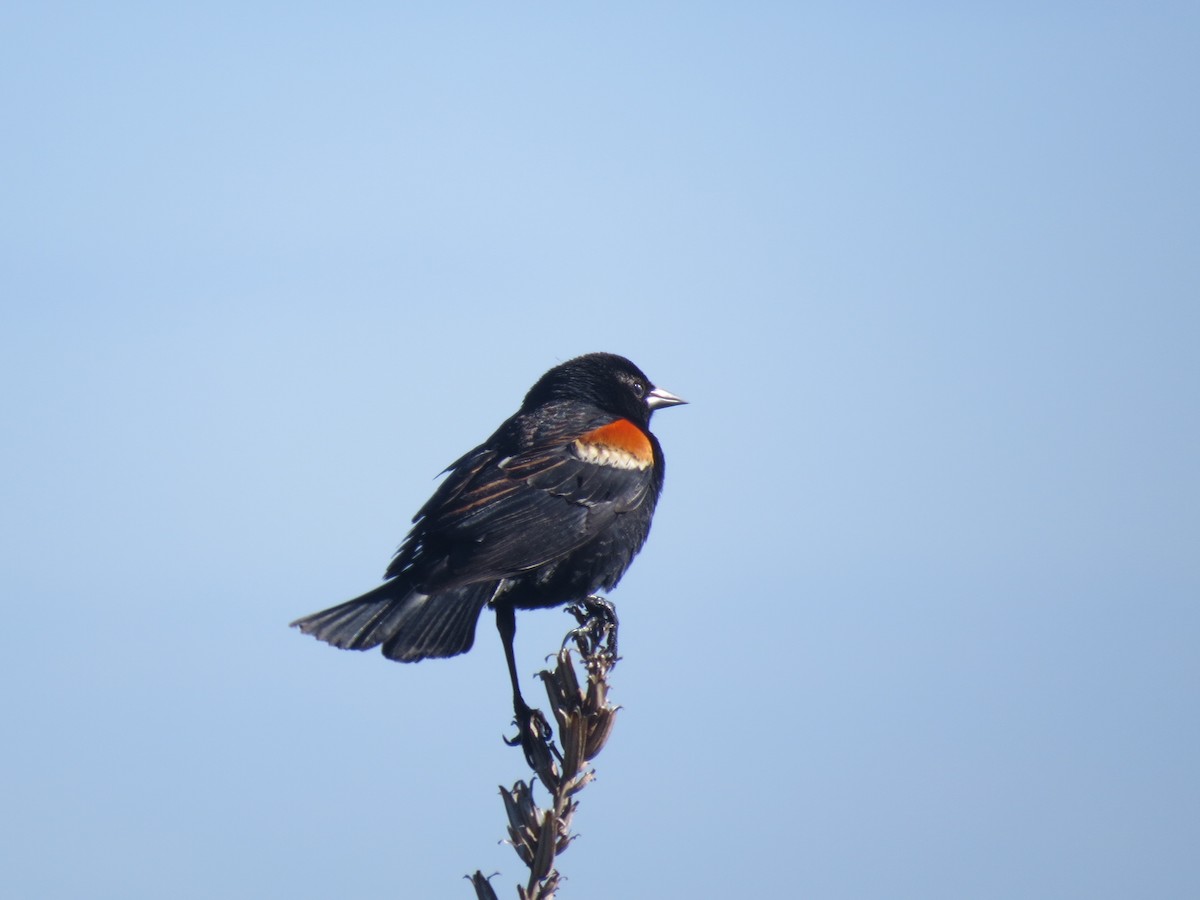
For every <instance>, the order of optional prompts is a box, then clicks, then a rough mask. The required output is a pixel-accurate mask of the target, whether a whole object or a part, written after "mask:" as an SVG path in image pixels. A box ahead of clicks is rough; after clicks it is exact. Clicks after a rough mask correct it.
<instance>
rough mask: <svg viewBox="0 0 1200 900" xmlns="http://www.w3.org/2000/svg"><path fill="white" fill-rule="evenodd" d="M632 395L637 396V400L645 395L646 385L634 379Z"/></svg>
mask: <svg viewBox="0 0 1200 900" xmlns="http://www.w3.org/2000/svg"><path fill="white" fill-rule="evenodd" d="M633 396H635V397H637V398H638V399H639V400H641V399H642V398H643V397H645V396H646V386H645V385H644V384H642V383H641V382H640V381H635V382H634V383H633Z"/></svg>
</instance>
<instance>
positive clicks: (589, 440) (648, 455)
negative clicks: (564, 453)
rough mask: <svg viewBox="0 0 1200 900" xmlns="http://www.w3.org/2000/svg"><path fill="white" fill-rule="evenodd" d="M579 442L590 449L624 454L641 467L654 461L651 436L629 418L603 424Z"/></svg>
mask: <svg viewBox="0 0 1200 900" xmlns="http://www.w3.org/2000/svg"><path fill="white" fill-rule="evenodd" d="M578 443H579V444H580V445H582V446H583V447H585V448H587V449H589V450H591V449H593V448H594V449H595V450H601V449H603V450H608V451H611V452H612V453H614V454H616V455H617V456H624V457H626V458H628V460H629V461H630V462H632V463H634V467H636V468H639V469H640V468H645V467H646V466H649V465H652V464H653V463H654V449H653V447H651V446H650V438H648V437H646V434H645V432H643V431H642V429H640V428H638V427H637V426H636V425H634V424H633V423H632V422H630V421H629V420H628V419H617V421H615V422H611V423H610V424H608V425H601V426H600V427H599V428H597V429H595V430H594V431H589V432H588V433H587V434H585V435H583V437H581V438H580V439H579V441H578ZM596 461H600V460H596ZM606 462H607V460H606ZM609 464H610V465H611V464H612V463H611V462H609Z"/></svg>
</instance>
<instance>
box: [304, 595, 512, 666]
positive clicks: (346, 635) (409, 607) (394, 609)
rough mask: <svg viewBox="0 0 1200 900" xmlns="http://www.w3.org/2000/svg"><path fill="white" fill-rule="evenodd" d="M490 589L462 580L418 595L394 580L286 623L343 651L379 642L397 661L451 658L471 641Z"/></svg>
mask: <svg viewBox="0 0 1200 900" xmlns="http://www.w3.org/2000/svg"><path fill="white" fill-rule="evenodd" d="M495 589H496V586H495V584H486V583H485V584H468V585H464V586H462V587H458V588H452V589H450V590H445V591H438V592H437V593H434V594H422V593H421V592H420V591H416V590H414V589H413V588H412V587H410V586H408V585H406V584H404V583H403V581H402V579H395V580H392V581H388V582H385V583H383V584H381V585H380V586H379V587H377V588H375V590H373V591H368V592H367V593H365V594H363V595H362V596H361V597H356V598H355V599H353V600H348V601H347V602H345V603H342V604H339V605H338V606H333V607H330V608H329V609H326V610H322V611H321V612H319V613H313V614H312V615H311V616H305V617H304V618H302V619H297V620H296V621H295V622H293V623H292V626H293V627H295V628H299V629H300V630H301V631H303V632H304V633H305V634H311V635H312V636H313V637H315V638H317V639H319V640H322V641H325V642H326V643H328V644H333V646H335V647H341V648H342V649H343V650H369V649H371V648H372V647H378V646H379V645H380V644H382V645H383V655H384V656H386V657H388V658H389V659H395V660H399V661H400V662H415V661H417V660H419V659H427V658H429V657H434V656H457V655H458V654H459V653H466V652H467V651H468V650H470V649H471V645H472V644H473V643H474V642H475V623H476V622H477V621H478V620H479V612H480V610H482V609H483V606H484V604H486V603H487V602H488V600H490V599H491V598H492V594H494V593H495Z"/></svg>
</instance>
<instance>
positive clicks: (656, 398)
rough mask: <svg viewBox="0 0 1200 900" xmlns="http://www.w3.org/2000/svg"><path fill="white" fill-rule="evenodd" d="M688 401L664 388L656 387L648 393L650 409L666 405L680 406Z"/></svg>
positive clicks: (647, 398)
mask: <svg viewBox="0 0 1200 900" xmlns="http://www.w3.org/2000/svg"><path fill="white" fill-rule="evenodd" d="M684 403H687V401H686V400H684V399H683V398H682V397H676V396H675V395H674V394H672V393H671V392H670V391H664V390H663V389H662V388H655V389H654V390H652V391H651V392H650V393H649V394H647V395H646V405H647V406H648V407H650V409H652V410H655V409H662V408H663V407H664V406H680V405H682V404H684Z"/></svg>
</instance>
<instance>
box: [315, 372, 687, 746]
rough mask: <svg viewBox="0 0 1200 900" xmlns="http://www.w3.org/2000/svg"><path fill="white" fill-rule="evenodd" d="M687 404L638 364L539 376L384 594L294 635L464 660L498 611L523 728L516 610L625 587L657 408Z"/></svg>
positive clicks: (642, 513) (653, 493) (652, 487)
mask: <svg viewBox="0 0 1200 900" xmlns="http://www.w3.org/2000/svg"><path fill="white" fill-rule="evenodd" d="M684 402H685V401H684V400H682V399H680V398H679V397H676V396H675V395H674V394H671V393H668V392H667V391H664V390H662V389H661V388H656V387H655V386H654V385H653V384H651V383H650V380H649V379H648V378H647V377H646V376H645V374H643V373H642V371H641V369H639V368H638V367H637V366H635V365H634V364H633V363H631V362H630V361H629V360H627V359H625V358H624V357H621V356H616V355H615V354H612V353H590V354H587V355H586V356H580V357H578V358H576V359H572V360H570V361H568V362H565V363H562V364H561V365H558V366H555V367H554V368H553V369H551V370H550V371H549V372H547V373H546V374H545V375H543V376H542V377H541V378H539V379H538V381H537V383H536V384H535V385H534V386H533V387H532V388H531V389H530V391H529V393H528V394H526V396H525V402H524V403H522V404H521V408H520V409H519V410H518V411H517V412H516V414H515V415H513V416H512V417H511V418H509V419H508V420H507V421H506V422H504V424H502V425H501V426H500V427H499V428H498V429H496V433H495V434H493V435H492V436H491V437H490V438H488V439H487V440H486V441H484V442H483V443H482V444H480V445H479V446H478V447H476V448H475V449H474V450H472V451H470V452H469V453H467V454H466V455H465V456H463V457H461V458H460V459H459V460H458V461H456V462H454V463H452V464H451V465H450V467H449V468H448V469H446V472H445V473H443V474H446V475H447V477H446V479H445V481H443V482H442V483H441V484H440V485H439V486H438V488H437V490H436V491H435V492H434V494H433V496H432V497H431V498H430V499H429V502H427V503H426V504H425V505H424V506H423V507H421V509H420V511H419V512H418V513H417V514H416V516H414V517H413V527H412V530H411V531H410V532H409V534H408V537H406V538H405V539H404V542H403V543H402V544H401V545H400V548H399V549H398V550H397V551H396V554H395V556H394V557H393V559H392V562H391V565H389V566H388V568H387V572H386V573H385V576H384V577H385V578H386V579H387V580H386V581H385V582H384V583H383V584H382V585H380V586H379V587H377V588H375V589H374V590H373V591H368V592H367V593H366V594H363V595H362V596H361V597H358V598H356V599H354V600H350V601H347V602H346V603H342V604H341V605H339V606H334V607H332V608H330V609H327V610H324V611H323V612H319V613H314V614H313V615H311V616H305V617H304V618H302V619H297V620H296V621H295V622H293V623H292V625H294V626H296V627H298V628H299V629H300V630H301V631H303V632H304V633H305V634H311V635H313V636H314V637H316V638H319V639H320V640H322V641H326V642H327V643H330V644H333V645H334V646H335V647H341V648H343V649H346V650H369V649H371V648H372V647H378V646H382V648H383V654H384V656H386V657H388V658H389V659H394V660H399V661H400V662H415V661H416V660H421V659H427V658H429V657H440V656H455V655H457V654H459V653H465V652H466V651H467V650H469V649H470V648H471V645H472V643H474V640H475V625H476V622H477V620H478V618H479V614H480V612H481V611H482V609H483V607H484V606H491V607H492V608H493V609H494V610H495V611H496V627H497V628H498V629H499V631H500V636H501V638H502V640H503V641H504V654H505V658H506V659H507V661H508V671H509V676H510V678H511V679H512V685H513V705H514V708H515V709H516V712H517V716H518V724H520V723H521V720H522V719H523V718H525V717H526V716H527V715H528V713H529V708H528V707H527V706H526V705H525V702H524V700H523V699H522V697H521V692H520V688H519V686H518V683H517V671H516V663H515V660H514V657H513V637H514V635H515V634H516V615H515V610H517V609H534V608H539V607H548V606H557V605H559V604H562V603H567V602H569V601H572V600H582V599H584V598H586V597H587V596H588V595H589V594H591V593H592V592H594V591H598V590H602V589H603V590H607V589H610V588H612V587H614V586H615V585H616V584H617V582H618V581H620V579H621V576H622V575H624V574H625V570H626V569H628V568H629V564H630V563H631V562H632V561H633V557H634V556H635V555H636V554H637V552H638V551H639V550H641V548H642V545H643V544H644V543H645V541H646V536H647V535H648V534H649V532H650V520H651V517H652V516H653V515H654V507H655V504H656V503H657V502H658V497H659V493H660V492H661V491H662V486H663V471H664V462H663V453H662V448H661V447H660V446H659V443H658V440H657V439H656V438H655V437H654V435H652V434H651V433H650V430H649V425H650V415H651V413H653V412H654V410H656V409H660V408H662V407H665V406H676V405H678V404H681V403H684Z"/></svg>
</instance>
